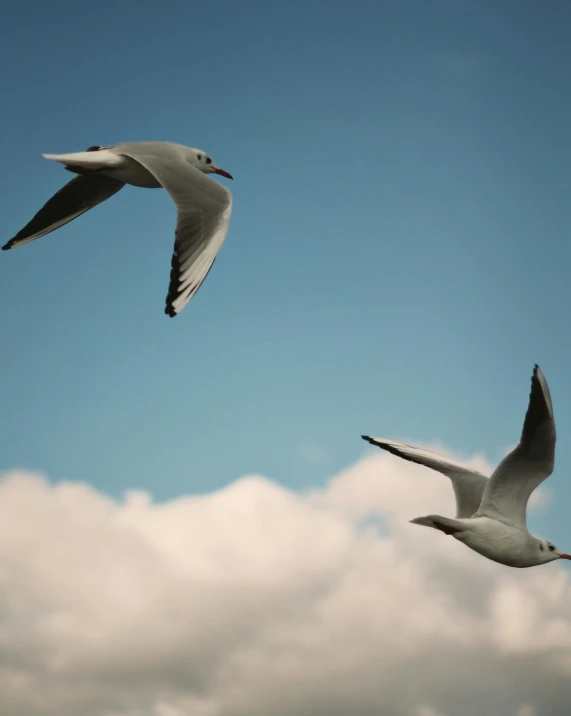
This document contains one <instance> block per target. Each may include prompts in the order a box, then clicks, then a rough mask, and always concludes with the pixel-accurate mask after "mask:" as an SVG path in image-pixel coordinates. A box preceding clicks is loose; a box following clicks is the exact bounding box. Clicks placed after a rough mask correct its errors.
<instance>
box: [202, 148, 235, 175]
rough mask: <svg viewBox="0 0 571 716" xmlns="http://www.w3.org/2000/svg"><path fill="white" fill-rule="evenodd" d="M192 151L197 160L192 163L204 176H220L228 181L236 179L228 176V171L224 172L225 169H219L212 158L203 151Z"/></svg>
mask: <svg viewBox="0 0 571 716" xmlns="http://www.w3.org/2000/svg"><path fill="white" fill-rule="evenodd" d="M192 151H193V152H194V158H195V161H193V162H192V163H193V164H194V166H195V167H196V168H197V169H198V170H199V171H201V172H202V173H203V174H219V175H220V176H221V177H226V179H233V178H234V177H233V176H232V175H231V174H228V172H227V171H224V169H220V167H217V166H216V164H215V163H214V162H213V161H212V157H211V156H210V155H209V154H207V153H206V152H203V151H202V150H201V149H193V150H192Z"/></svg>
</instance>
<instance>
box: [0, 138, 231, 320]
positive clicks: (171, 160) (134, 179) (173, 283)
mask: <svg viewBox="0 0 571 716" xmlns="http://www.w3.org/2000/svg"><path fill="white" fill-rule="evenodd" d="M43 156H44V157H46V159H52V160H53V161H55V162H59V163H60V164H63V165H64V166H65V168H66V169H68V170H69V171H70V172H73V173H75V174H77V175H78V176H76V177H75V178H74V179H72V180H71V181H70V182H69V183H68V184H66V185H65V186H64V187H62V188H61V189H60V190H59V191H58V192H57V193H56V194H54V196H53V197H52V198H51V199H50V200H49V201H48V202H47V203H46V204H45V205H44V206H43V207H42V208H41V209H40V210H39V211H38V213H37V214H36V215H35V216H34V218H33V219H32V220H31V221H30V222H29V223H28V224H26V226H24V228H23V229H22V230H21V231H19V232H18V233H17V234H16V236H14V238H13V239H10V241H8V243H7V244H5V245H4V246H3V247H2V248H3V249H4V251H6V250H7V249H13V248H15V247H16V246H21V245H22V244H26V243H28V242H29V241H33V240H34V239H38V238H39V237H40V236H44V234H49V233H50V232H51V231H55V230H56V229H59V227H60V226H63V225H64V224H67V223H68V222H70V221H72V220H73V219H76V218H77V217H78V216H81V214H84V213H85V212H86V211H88V210H89V209H92V208H93V207H94V206H97V204H101V202H103V201H105V199H109V197H111V196H113V194H116V193H117V192H118V191H119V189H122V188H123V187H124V186H125V184H132V185H133V186H138V187H144V188H147V189H158V188H161V187H162V188H163V189H166V191H167V192H168V193H169V194H170V197H171V199H172V200H173V201H174V204H175V206H176V209H177V224H176V230H175V240H174V252H173V256H172V262H171V274H170V285H169V289H168V294H167V298H166V307H165V313H166V314H167V315H169V316H171V317H173V316H176V315H177V314H178V313H180V311H181V310H182V309H183V308H184V306H185V305H186V304H187V303H188V302H189V301H190V299H191V298H192V297H193V296H194V294H195V293H196V291H197V290H198V288H199V286H200V284H201V283H202V282H203V281H204V279H205V278H206V276H207V274H208V272H209V271H210V269H211V268H212V264H213V263H214V260H215V259H216V255H217V254H218V252H219V251H220V248H221V246H222V244H223V243H224V239H225V238H226V234H227V232H228V222H229V220H230V213H231V211H232V195H231V194H230V192H229V191H228V190H227V189H225V188H224V187H223V186H222V185H221V184H219V183H218V182H216V181H213V180H212V179H210V178H209V177H208V176H206V175H207V174H218V175H220V176H223V177H226V178H227V179H232V176H231V175H230V174H228V172H226V171H224V169H220V168H219V167H217V166H216V164H215V163H214V162H213V161H212V159H211V157H210V156H209V155H208V154H207V153H206V152H203V151H201V150H200V149H192V148H191V147H185V146H183V145H182V144H173V143H172V142H125V143H122V144H115V145H114V146H108V147H102V146H91V147H88V149H86V150H85V152H76V153H74V154H44V155H43Z"/></svg>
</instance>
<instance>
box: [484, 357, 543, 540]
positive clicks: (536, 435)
mask: <svg viewBox="0 0 571 716" xmlns="http://www.w3.org/2000/svg"><path fill="white" fill-rule="evenodd" d="M555 439H556V433H555V420H554V417H553V405H552V403H551V395H550V393H549V388H548V386H547V381H546V380H545V376H544V375H543V373H542V372H541V369H540V368H539V366H537V365H536V366H535V369H534V371H533V377H532V379H531V393H530V396H529V405H528V408H527V412H526V415H525V421H524V424H523V430H522V433H521V439H520V442H519V444H518V445H517V447H515V448H514V449H513V450H512V451H511V452H510V453H509V455H506V457H505V458H504V459H503V460H502V462H501V463H500V464H499V465H498V467H497V468H496V470H495V471H494V473H493V475H492V476H491V478H490V482H489V484H488V485H487V487H486V490H485V491H484V495H483V497H482V505H481V507H480V510H479V511H478V514H479V515H482V516H486V517H492V518H493V519H496V520H500V521H502V522H506V523H508V524H511V525H516V526H518V527H525V524H526V511H527V503H528V501H529V498H530V496H531V493H532V492H533V491H534V490H535V489H536V487H537V486H538V485H540V484H541V483H542V482H543V481H544V480H545V479H547V478H548V477H549V475H551V473H552V472H553V467H554V463H555Z"/></svg>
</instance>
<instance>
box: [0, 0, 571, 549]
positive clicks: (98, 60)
mask: <svg viewBox="0 0 571 716" xmlns="http://www.w3.org/2000/svg"><path fill="white" fill-rule="evenodd" d="M570 23H571V8H570V6H569V4H568V3H566V2H564V1H563V0H561V1H560V2H557V1H555V0H554V1H553V2H550V3H548V4H540V3H537V2H534V1H532V0H527V1H526V0H517V1H516V0H503V1H502V2H496V0H489V1H488V0H479V1H478V2H471V1H469V0H463V1H459V0H432V1H431V2H430V3H427V2H425V0H406V1H404V2H403V1H402V0H398V1H397V0H394V1H390V2H381V3H379V2H372V1H371V2H365V1H363V2H357V3H355V2H352V3H349V2H340V1H338V0H328V2H327V3H324V2H317V0H309V1H308V0H306V1H304V2H297V1H295V0H293V1H291V2H288V3H268V2H257V1H253V0H252V1H250V0H244V1H243V2H240V3H230V2H227V3H222V2H218V3H188V2H182V0H181V1H179V0H171V1H170V2H164V3H139V2H135V1H134V0H124V1H123V2H121V3H118V4H117V3H111V2H108V1H107V0H101V1H100V2H98V3H96V4H93V3H92V4H83V3H75V2H69V1H67V0H66V1H61V0H60V1H59V2H58V1H55V0H54V2H51V3H49V4H46V3H40V2H22V3H20V4H18V5H17V4H12V5H11V6H10V8H9V9H8V10H7V11H6V13H5V16H4V22H3V24H2V27H1V28H0V35H1V38H0V39H1V41H0V55H1V57H0V59H1V61H2V66H3V67H4V68H5V69H6V68H8V71H7V72H5V73H4V77H3V80H2V95H3V100H4V107H5V108H6V109H5V110H4V113H3V118H2V122H3V131H2V139H1V140H0V141H1V149H2V157H3V165H4V172H3V175H2V177H1V179H0V182H1V190H2V196H3V207H4V208H3V212H2V218H3V235H4V239H3V240H2V243H3V242H4V241H5V240H8V239H9V238H10V237H12V236H13V235H14V234H15V233H16V232H17V231H18V230H19V229H20V228H21V227H22V226H23V225H24V224H25V223H26V222H27V221H28V220H29V219H30V218H31V216H32V215H33V214H34V213H35V212H36V211H37V210H38V209H39V208H40V206H41V205H42V204H43V203H44V202H45V201H46V200H47V199H48V198H49V197H50V196H51V195H52V194H53V193H54V192H55V191H56V190H57V189H58V188H59V187H60V186H61V185H62V184H63V183H64V182H65V181H68V179H69V176H68V174H67V173H66V172H65V171H63V170H62V169H61V167H59V166H57V165H55V164H53V163H50V162H48V161H46V160H45V159H43V158H42V157H41V153H42V152H52V153H59V152H71V151H79V150H82V149H84V148H85V147H87V146H89V145H91V144H112V143H115V142H117V141H135V140H154V139H160V140H171V141H175V142H181V143H184V144H188V145H190V146H196V147H199V148H201V149H204V150H206V151H208V152H209V153H210V154H211V155H212V156H213V157H214V160H215V161H216V162H217V163H218V164H219V165H220V166H222V167H224V168H225V169H227V170H228V171H229V172H230V173H232V174H233V176H234V179H235V181H234V182H232V183H231V184H230V183H229V182H227V185H229V188H230V189H231V190H232V192H233V195H234V209H233V215H232V219H231V224H230V231H229V234H228V238H227V240H226V243H225V245H224V247H223V249H222V252H221V254H220V256H219V258H218V260H217V262H216V266H215V268H214V269H213V271H212V272H211V273H210V275H209V276H208V279H207V281H206V282H205V283H204V285H203V286H202V287H201V289H200V291H199V292H198V294H197V296H196V297H195V298H194V299H193V300H192V302H191V303H190V304H189V305H188V306H187V307H186V308H185V310H184V311H183V312H182V313H181V315H180V316H179V317H177V318H175V319H174V320H171V319H168V318H167V317H166V316H165V315H164V313H163V306H164V299H165V295H166V290H167V285H168V275H169V268H170V255H171V252H172V244H173V229H174V223H175V213H174V208H173V206H172V204H171V202H170V199H169V198H168V196H167V195H166V194H165V193H164V192H160V191H150V190H142V189H135V188H131V187H127V188H126V189H124V190H123V191H122V192H121V193H120V194H119V195H117V196H116V197H114V198H112V199H111V200H109V202H108V203H106V204H104V205H102V206H100V207H97V208H96V209H94V210H93V211H92V212H89V213H88V214H86V215H84V216H83V217H81V218H79V219H78V220H77V221H74V222H72V223H70V224H69V225H68V226H66V227H64V228H63V229H61V230H59V231H58V232H57V233H54V234H51V235H49V236H46V237H44V238H42V239H40V240H38V241H37V242H34V243H32V244H30V245H27V246H25V247H22V248H19V249H17V250H14V251H11V252H7V253H5V254H3V255H2V256H0V259H1V261H0V299H1V302H2V307H3V310H2V312H1V314H0V331H1V335H2V338H3V340H2V352H1V354H0V367H1V368H2V373H3V380H2V381H1V383H0V400H1V403H2V405H3V406H4V420H3V424H2V429H1V431H0V455H1V456H2V460H1V465H2V467H3V468H5V469H8V468H11V467H25V468H29V469H38V470H41V471H43V472H45V473H47V474H48V475H49V476H50V478H51V479H53V480H60V479H74V480H81V481H87V482H90V483H92V484H93V485H95V486H96V487H98V488H99V489H102V490H104V491H106V492H109V493H112V494H119V493H121V492H122V491H123V490H125V489H127V488H135V487H136V488H145V489H148V490H150V491H152V492H153V494H154V495H155V496H156V497H157V498H159V499H165V498H168V497H172V496H174V495H178V494H182V493H186V492H200V491H207V490H208V491H210V490H213V489H216V488H219V487H222V486H223V485H225V484H227V483H228V482H229V481H231V480H233V479H235V478H237V477H239V476H240V475H243V474H246V473H252V472H256V473H262V474H264V475H266V476H268V477H270V478H273V479H276V480H278V481H280V482H282V483H284V484H286V485H289V486H291V487H294V488H298V487H300V488H302V487H306V486H310V485H318V484H321V483H322V482H323V480H324V479H326V478H327V477H328V476H330V475H331V474H333V473H334V472H335V471H337V470H339V469H341V468H343V467H345V466H346V465H348V464H349V463H351V462H352V461H354V460H356V459H357V458H358V457H359V456H360V455H362V454H363V452H364V450H365V446H364V444H363V443H362V441H361V440H360V437H359V436H360V435H361V433H363V432H365V433H372V434H377V435H386V436H392V437H396V438H399V437H400V438H408V439H411V440H413V439H414V440H417V441H424V442H426V441H435V440H440V441H442V442H444V443H446V444H447V445H449V446H450V447H451V448H453V449H455V450H457V451H458V452H460V453H464V454H467V455H468V454H471V453H473V452H475V451H478V450H481V451H483V452H484V453H485V454H486V455H487V456H488V457H489V458H490V459H491V460H492V461H495V460H496V459H497V458H498V457H499V455H500V454H501V453H502V451H503V450H504V449H505V448H506V447H507V446H508V445H511V444H513V443H514V442H516V441H517V439H518V437H519V432H520V429H521V423H522V420H523V415H524V411H525V408H526V403H527V396H528V390H529V379H530V376H531V372H532V369H533V364H534V362H536V361H537V362H539V363H540V365H541V366H542V368H543V370H544V372H545V373H546V376H547V378H548V381H549V384H550V387H551V390H552V394H553V399H554V405H555V411H556V418H557V423H558V434H559V443H558V448H557V466H556V472H555V474H554V476H553V477H552V478H551V479H550V481H549V487H550V488H551V489H552V490H553V491H554V492H555V494H556V495H557V500H555V501H554V504H553V505H552V507H551V508H550V510H549V512H548V513H547V514H546V515H545V516H543V517H538V518H534V519H535V520H536V522H535V525H536V526H537V528H538V529H542V528H545V529H544V531H545V530H546V529H547V527H549V537H550V539H553V540H554V541H557V540H559V541H560V542H561V543H562V544H563V543H564V542H565V537H567V538H568V539H570V538H571V530H570V529H569V527H568V524H567V507H566V505H567V503H568V501H569V499H571V482H570V481H569V479H568V477H567V473H568V472H569V468H570V466H571V448H570V447H569V440H568V436H569V435H570V433H571V415H570V411H569V407H568V406H569V404H570V399H571V378H570V376H569V364H570V358H571V333H570V331H569V329H568V325H567V313H568V307H569V305H570V303H571V284H570V282H569V278H568V277H569V267H570V266H571V247H570V244H569V239H568V237H569V233H570V229H571V214H570V212H569V192H570V190H571V171H570V169H569V167H570V166H571V148H570V143H569V127H570V126H571V99H570V95H569V91H568V74H569V67H570V66H571V47H570V46H569V42H568V28H569V26H570Z"/></svg>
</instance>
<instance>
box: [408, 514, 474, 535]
mask: <svg viewBox="0 0 571 716" xmlns="http://www.w3.org/2000/svg"><path fill="white" fill-rule="evenodd" d="M410 521H411V522H412V524H413V525H423V526H424V527H432V528H433V529H435V530H440V531H441V532H444V534H447V535H454V534H457V533H458V532H462V531H463V530H464V525H463V523H462V522H460V521H458V520H454V519H452V518H450V517H441V516H440V515H427V516H426V517H415V519H414V520H410Z"/></svg>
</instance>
